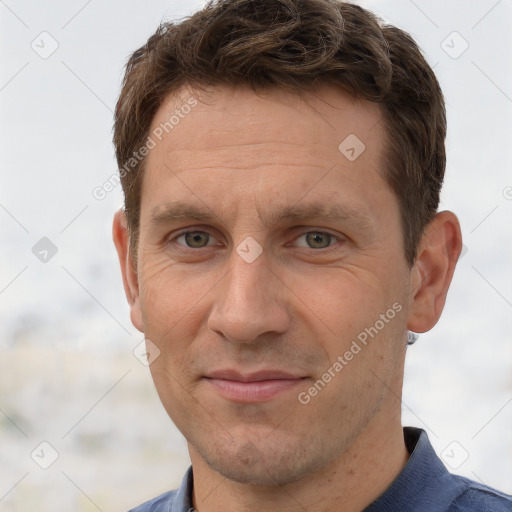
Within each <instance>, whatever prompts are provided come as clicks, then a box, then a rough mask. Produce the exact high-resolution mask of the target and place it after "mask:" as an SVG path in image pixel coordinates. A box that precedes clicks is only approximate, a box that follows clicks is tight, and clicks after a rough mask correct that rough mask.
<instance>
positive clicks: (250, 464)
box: [195, 440, 330, 486]
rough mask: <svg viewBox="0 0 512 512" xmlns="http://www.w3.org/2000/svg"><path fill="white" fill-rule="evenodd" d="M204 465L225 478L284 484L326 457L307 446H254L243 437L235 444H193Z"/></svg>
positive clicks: (315, 468) (313, 468)
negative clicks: (219, 447) (216, 445)
mask: <svg viewBox="0 0 512 512" xmlns="http://www.w3.org/2000/svg"><path fill="white" fill-rule="evenodd" d="M212 448H213V451H212ZM195 449H196V451H197V452H198V454H199V455H200V456H201V457H202V458H203V460H204V461H205V462H206V464H208V466H209V467H210V468H211V469H212V470H214V471H215V472H217V473H219V474H220V475H222V476H223V477H225V478H228V479H229V480H232V481H235V482H238V483H241V484H252V485H262V486H276V485H286V484H289V483H292V482H296V481H298V480H300V479H301V478H304V477H305V476H308V475H310V474H311V473H313V472H315V471H318V470H319V469H321V468H322V467H324V466H325V465H327V464H328V463H329V462H330V461H329V460H325V459H324V458H323V457H320V456H319V452H316V453H315V451H316V450H315V449H312V447H311V446H310V447H309V449H308V450H306V449H305V447H304V446H302V445H299V446H296V447H291V446H289V447H286V446H283V444H281V445H280V446H275V445H272V444H271V443H269V442H268V440H267V444H266V445H265V446H260V447H257V446H255V445H254V444H253V443H252V442H250V441H247V442H245V443H244V444H241V445H240V446H239V447H238V448H235V447H234V446H233V445H231V446H229V447H226V446H224V447H223V448H221V449H220V450H219V449H218V447H215V448H214V447H212V445H210V446H209V447H208V448H206V449H205V447H204V446H201V447H198V446H195Z"/></svg>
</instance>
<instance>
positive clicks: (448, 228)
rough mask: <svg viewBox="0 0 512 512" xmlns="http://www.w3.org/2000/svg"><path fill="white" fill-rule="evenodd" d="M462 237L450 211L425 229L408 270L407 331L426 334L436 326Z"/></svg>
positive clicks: (437, 217)
mask: <svg viewBox="0 0 512 512" xmlns="http://www.w3.org/2000/svg"><path fill="white" fill-rule="evenodd" d="M461 250H462V234H461V231H460V225H459V221H458V219H457V217H456V216H455V214H453V213H452V212H448V211H445V212H441V213H438V214H437V215H436V216H435V217H434V218H433V219H432V220H431V221H430V222H429V224H428V225H427V227H426V228H425V231H424V234H423V236H422V238H421V241H420V244H419V247H418V254H417V257H416V261H415V262H414V265H413V268H412V269H411V283H412V290H411V293H412V299H411V307H410V310H409V317H408V322H407V328H408V329H409V330H410V331H413V332H417V333H420V332H426V331H428V330H430V329H432V327H434V325H436V323H437V321H438V320H439V317H440V316H441V312H442V311H443V308H444V304H445V301H446V294H447V293H448V288H449V286H450V283H451V281H452V277H453V272H454V271H455V265H456V264H457V260H458V258H459V255H460V252H461Z"/></svg>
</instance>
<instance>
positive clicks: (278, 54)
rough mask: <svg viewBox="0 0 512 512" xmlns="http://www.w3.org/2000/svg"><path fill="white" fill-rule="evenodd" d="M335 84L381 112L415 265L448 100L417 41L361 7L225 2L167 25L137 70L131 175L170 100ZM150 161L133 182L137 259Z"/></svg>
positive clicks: (437, 182) (129, 189) (129, 201)
mask: <svg viewBox="0 0 512 512" xmlns="http://www.w3.org/2000/svg"><path fill="white" fill-rule="evenodd" d="M326 83H327V84H337V85H339V86H341V87H343V88H344V89H345V90H347V91H348V92H350V93H351V94H353V95H355V96H356V97H359V98H364V99H366V100H369V101H371V102H375V103H379V104H380V105H381V111H382V114H383V120H384V123H385V126H386V134H387V146H386V158H385V162H384V178H385V179H386V181H387V182H388V183H389V185H390V186H391V188H392V189H393V190H394V192H395V193H396V195H397V197H398V201H399V205H400V211H401V220H402V227H403V239H404V247H405V256H406V259H407V261H408V262H409V264H410V265H412V263H413V262H414V260H415V257H416V251H417V246H418V243H419V240H420V238H421V235H422V233H423V229H424V227H425V226H426V224H428V222H429V221H430V220H431V219H432V218H433V216H434V215H435V213H436V211H437V207H438V204H439V194H440V189H441V185H442V182H443V176H444V170H445V160H446V157H445V147H444V141H445V136H446V114H445V106H444V99H443V95H442V92H441V88H440V86H439V83H438V81H437V79H436V77H435V75H434V72H433V71H432V69H431V68H430V66H429V65H428V64H427V62H426V60H425V58H424V57H423V55H422V54H421V52H420V50H419V48H418V46H417V45H416V43H415V42H414V40H413V39H412V38H411V37H410V36H409V35H408V34H407V33H406V32H404V31H402V30H400V29H398V28H396V27H393V26H390V25H386V24H383V23H382V22H381V21H380V20H379V19H378V18H377V17H376V16H375V15H374V14H373V13H371V12H370V11H368V10H366V9H363V8H362V7H359V6H357V5H353V4H350V3H346V2H340V1H337V0H218V1H210V2H209V3H208V4H207V5H206V6H205V7H204V8H203V9H202V10H200V11H198V12H196V13H195V14H193V15H192V16H191V17H188V18H186V19H184V20H182V21H180V22H179V23H174V22H167V23H163V24H161V25H160V26H159V28H158V29H157V31H156V33H155V34H154V35H153V36H151V37H150V38H149V40H148V41H147V43H146V44H145V45H144V46H142V47H141V48H139V49H138V50H137V51H135V52H134V53H133V55H132V56H131V57H130V59H129V61H128V63H127V66H126V73H125V76H124V81H123V86H122V90H121V94H120V97H119V100H118V102H117V106H116V111H115V125H114V145H115V148H116V157H117V162H118V165H119V168H120V169H121V167H123V166H125V165H126V162H127V161H128V160H129V159H131V158H132V157H133V154H134V153H135V152H137V151H138V149H139V148H141V147H142V146H143V145H144V144H145V143H146V141H147V138H148V136H149V129H150V125H151V122H152V120H153V118H154V116H155V114H156V111H157V110H158V108H159V106H160V105H161V104H162V102H163V101H164V99H165V98H166V96H167V95H168V94H170V93H173V92H175V91H177V90H178V89H179V88H181V87H182V86H184V85H190V86H193V87H198V88H203V87H209V86H216V85H226V84H227V85H231V86H235V87H236V86H242V85H244V84H246V85H250V86H252V87H253V88H254V90H258V89H260V88H264V87H278V88H282V89H285V90H290V91H295V92H300V91H301V90H311V89H314V87H315V86H317V85H320V84H326ZM144 161H145V159H141V160H140V161H137V162H135V165H134V166H133V169H131V170H130V172H121V183H122V187H123V192H124V195H125V211H126V215H127V220H128V226H129V229H130V243H131V247H132V249H134V250H135V254H136V244H137V240H138V226H139V217H140V200H141V188H142V187H141V185H142V177H143V166H144ZM125 168H126V167H125Z"/></svg>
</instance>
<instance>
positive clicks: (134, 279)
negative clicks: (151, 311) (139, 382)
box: [112, 210, 144, 332]
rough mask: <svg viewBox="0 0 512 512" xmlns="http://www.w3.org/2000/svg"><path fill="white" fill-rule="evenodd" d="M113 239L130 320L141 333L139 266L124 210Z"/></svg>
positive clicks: (116, 221)
mask: <svg viewBox="0 0 512 512" xmlns="http://www.w3.org/2000/svg"><path fill="white" fill-rule="evenodd" d="M112 237H113V239H114V244H115V246H116V250H117V255H118V257H119V263H120V264H121V273H122V275H123V285H124V292H125V293H126V298H127V299H128V304H129V305H130V318H131V320H132V324H133V325H134V326H135V328H136V329H138V330H139V331H140V332H144V323H143V321H142V311H141V309H140V298H139V281H138V276H137V266H136V263H135V262H134V261H133V259H132V255H131V252H130V234H129V231H128V224H127V221H126V215H125V213H124V211H123V210H119V211H118V212H116V214H115V215H114V223H113V226H112Z"/></svg>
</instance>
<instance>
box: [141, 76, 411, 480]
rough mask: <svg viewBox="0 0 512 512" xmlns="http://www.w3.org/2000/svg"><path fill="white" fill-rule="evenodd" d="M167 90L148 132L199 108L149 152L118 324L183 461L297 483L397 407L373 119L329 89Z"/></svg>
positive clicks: (390, 271) (395, 279) (391, 286)
mask: <svg viewBox="0 0 512 512" xmlns="http://www.w3.org/2000/svg"><path fill="white" fill-rule="evenodd" d="M179 96H180V97H179V98H178V97H177V96H176V95H174V96H173V97H172V98H168V99H167V101H166V102H165V103H164V104H163V105H162V106H161V108H160V110H159V111H158V113H157V115H156V116H155V119H154V121H153V126H152V131H153V130H156V129H158V127H159V126H160V125H161V124H163V123H165V122H166V121H167V120H168V119H169V117H170V115H172V113H173V112H174V111H175V110H176V109H178V110H179V109H180V105H184V104H185V103H187V101H188V102H189V104H192V103H193V102H195V101H196V100H197V103H196V104H195V106H194V107H193V108H191V109H185V110H187V111H188V110H190V112H189V113H187V114H186V115H183V116H182V117H180V121H179V123H178V124H176V125H175V126H173V128H172V130H168V131H169V133H167V134H166V133H165V132H164V134H163V137H162V141H161V142H159V143H158V144H157V145H156V147H155V148H154V149H152V150H151V152H150V154H149V155H148V157H147V161H146V167H145V175H144V180H143V189H142V200H141V217H140V239H139V246H138V260H137V262H136V267H137V279H136V283H135V284H133V288H134V292H133V293H134V297H133V301H132V321H133V322H134V324H135V325H136V326H137V327H138V328H139V329H140V330H141V331H143V332H144V333H145V337H146V339H149V340H151V342H152V343H153V344H155V345H156V346H157V347H158V349H159V350H160V355H159V356H158V357H157V358H156V359H155V361H154V362H153V363H152V364H151V366H150V368H151V373H152V376H153V379H154V382H155V385H156V388H157V391H158V393H159V396H160V398H161V400H162V403H163V405H164V407H165V408H166V410H167V412H168V414H169V415H170V417H171V418H172V420H173V421H174V423H175V424H176V425H177V427H178V428H179V429H180V430H181V432H182V433H183V434H184V435H185V437H186V438H187V440H188V442H189V445H190V448H191V456H192V454H193V456H194V457H196V458H197V457H200V458H201V459H202V460H203V461H205V462H206V464H207V465H208V466H209V467H210V468H212V469H214V470H215V471H217V472H218V473H220V474H222V475H224V476H226V477H227V478H230V479H233V480H237V481H239V482H252V483H259V484H270V483H272V484H275V483H287V482H292V481H296V480H298V479H300V478H301V477H303V476H305V475H308V474H310V473H312V472H314V471H317V470H319V469H321V468H322V467H325V466H326V465H327V464H329V463H331V462H332V461H333V460H335V459H336V458H337V457H340V456H342V455H343V454H344V453H345V452H346V451H347V449H348V448H349V447H350V446H351V445H352V444H353V443H354V442H355V440H357V438H358V437H359V436H361V435H362V433H363V432H364V431H365V429H368V428H369V427H370V426H371V425H372V424H375V423H376V422H379V424H382V425H386V421H387V420H388V419H389V417H390V416H391V415H392V414H395V413H396V411H395V410H393V411H391V406H390V404H391V400H390V399H389V397H390V393H391V391H389V390H392V391H393V393H394V394H400V389H399V385H398V384H397V383H398V382H399V381H400V375H401V367H402V364H403V353H404V345H405V333H406V327H407V311H408V309H409V300H410V299H409V298H410V292H411V284H410V276H411V273H410V269H409V267H408V265H407V263H406V260H405V256H404V247H403V241H402V231H401V224H400V214H399V207H398V201H397V198H396V196H395V195H394V193H393V192H392V190H391V189H390V187H389V186H388V185H387V183H386V182H385V180H384V178H383V167H382V163H381V162H382V161H383V151H384V144H385V127H384V125H383V123H382V122H381V113H380V110H379V108H378V106H376V105H375V104H372V103H369V102H365V101H362V100H356V99H355V98H353V97H351V96H349V95H348V94H346V93H344V92H342V91H341V90H340V89H337V88H335V87H331V86H325V87H323V88H319V89H317V90H316V91H315V92H314V93H308V94H306V93H304V94H303V95H302V97H301V98H300V97H299V96H296V95H293V94H291V93H286V92H282V91H278V90H269V91H267V92H265V93H260V94H258V95H256V94H255V93H254V92H252V91H251V90H249V89H237V90H232V89H228V88H223V87H218V88H214V89H212V90H211V91H210V93H209V94H208V95H206V94H205V93H201V95H200V96H199V95H198V94H197V93H194V91H192V90H191V91H189V92H187V91H185V90H182V91H181V92H180V95H179ZM191 97H192V98H193V100H190V98H191ZM354 135H355V136H356V137H357V139H355V138H354ZM347 137H349V138H348V139H347ZM358 140H359V141H358ZM344 141H345V142H344ZM361 143H362V144H364V147H363V146H362V144H361ZM340 144H341V149H340ZM363 149H364V150H363ZM361 150H363V151H361ZM400 384H401V383H400ZM395 401H396V400H395ZM383 428H385V427H383Z"/></svg>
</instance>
